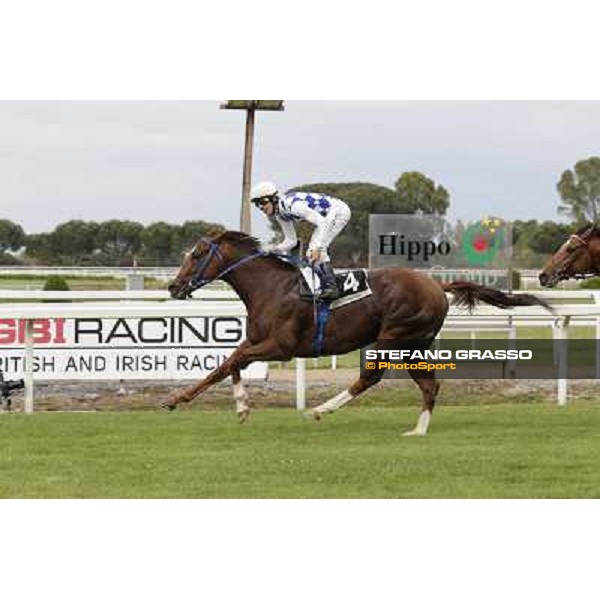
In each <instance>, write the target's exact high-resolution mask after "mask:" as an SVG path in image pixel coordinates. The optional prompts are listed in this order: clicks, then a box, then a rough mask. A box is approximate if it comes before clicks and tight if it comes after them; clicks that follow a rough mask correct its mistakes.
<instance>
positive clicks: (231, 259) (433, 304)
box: [163, 231, 545, 435]
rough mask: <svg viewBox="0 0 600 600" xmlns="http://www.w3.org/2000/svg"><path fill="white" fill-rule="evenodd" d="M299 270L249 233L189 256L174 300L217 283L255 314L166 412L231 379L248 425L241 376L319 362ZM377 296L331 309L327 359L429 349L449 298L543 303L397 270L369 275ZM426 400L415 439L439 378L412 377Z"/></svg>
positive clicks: (362, 386) (360, 383)
mask: <svg viewBox="0 0 600 600" xmlns="http://www.w3.org/2000/svg"><path fill="white" fill-rule="evenodd" d="M299 277H300V274H299V271H298V269H297V268H296V267H294V266H293V265H290V264H289V263H287V262H284V261H282V260H281V259H280V258H278V257H277V256H276V255H273V254H270V253H267V252H264V251H263V250H261V247H260V244H259V242H258V241H257V240H256V239H254V238H253V237H250V236H248V235H246V234H243V233H238V232H233V231H228V232H225V233H222V234H220V235H217V236H214V237H211V236H209V237H207V238H203V239H201V240H200V241H199V242H198V243H197V244H196V245H195V246H194V248H193V249H192V250H191V251H190V252H189V253H188V254H187V255H186V256H185V258H184V260H183V263H182V265H181V267H180V269H179V272H178V273H177V276H176V278H175V279H174V280H173V282H172V283H171V284H170V285H169V292H170V293H171V297H173V298H176V299H184V298H187V297H189V296H190V294H191V293H192V292H193V291H194V290H195V289H198V288H199V287H201V286H203V285H205V284H207V283H209V282H211V281H213V280H215V279H222V280H224V281H226V282H227V283H228V284H229V285H231V287H233V289H234V290H235V291H236V292H237V294H238V295H239V296H240V298H241V299H242V301H243V302H244V304H245V305H246V309H247V313H248V327H247V339H246V340H245V341H244V342H242V343H241V344H240V346H239V347H238V348H237V349H236V350H235V351H234V352H233V353H232V354H231V356H229V358H228V359H227V360H225V361H224V362H223V363H222V364H221V366H219V367H218V368H217V369H215V370H214V371H213V372H212V373H210V374H209V375H208V376H207V377H206V378H205V379H203V380H201V381H199V382H197V383H195V384H193V385H191V386H189V387H188V388H185V389H184V390H181V391H178V392H176V393H174V394H173V395H171V396H170V397H169V398H168V399H167V400H166V401H165V402H164V403H163V407H165V408H169V409H173V408H175V407H176V405H177V404H179V403H180V402H189V401H191V400H193V399H194V398H195V397H196V396H198V395H199V394H201V393H202V392H204V391H205V390H207V389H208V388H209V387H210V386H212V385H213V384H215V383H217V382H219V381H221V380H223V379H225V378H226V377H228V376H229V375H231V377H232V381H233V395H234V398H235V400H236V406H237V413H238V415H239V417H240V420H241V421H244V420H245V419H246V418H247V417H248V415H249V412H250V407H249V405H248V403H247V399H248V395H247V393H246V391H245V390H244V387H243V385H242V383H241V379H240V370H241V369H243V368H245V367H247V366H248V365H249V364H250V363H251V362H253V361H270V360H272V361H286V360H290V359H291V358H292V357H311V356H315V347H314V343H313V342H314V339H315V334H316V329H317V326H316V324H315V319H314V313H313V305H312V303H309V302H305V301H302V300H301V299H300V295H299ZM369 284H370V286H371V290H372V294H371V295H369V296H367V297H365V298H363V299H362V300H359V301H357V302H354V303H351V304H347V305H345V306H340V307H338V308H336V309H335V310H332V312H331V315H330V318H329V321H328V323H327V327H326V330H325V338H324V345H323V349H322V353H321V354H323V355H331V354H345V353H346V352H350V351H351V350H356V349H358V348H363V347H364V346H367V345H368V344H372V343H374V348H377V347H378V346H379V347H381V346H385V343H386V342H388V344H389V342H390V340H415V342H416V343H417V342H418V343H419V344H421V345H422V346H426V347H429V345H430V344H431V343H432V341H433V340H434V338H435V336H436V335H437V333H438V331H439V330H440V328H441V327H442V324H443V322H444V319H445V318H446V314H447V312H448V300H447V298H446V294H445V293H444V292H450V293H451V294H453V295H454V302H455V303H457V304H460V305H464V306H467V307H468V308H472V307H473V306H474V305H475V304H476V303H477V302H478V301H483V302H487V303H488V304H492V305H494V306H497V307H500V308H508V307H510V306H521V305H532V304H541V305H544V306H545V304H544V302H543V301H541V300H539V299H538V298H536V297H535V296H532V295H530V294H521V295H518V296H513V295H507V294H504V293H503V292H500V291H498V290H494V289H491V288H486V287H484V286H480V285H477V284H474V283H471V282H466V281H454V282H452V283H448V284H441V283H439V282H437V281H435V280H434V279H431V278H430V277H427V276H426V275H423V274H421V273H418V272H416V271H412V270H409V269H402V268H398V267H394V268H384V269H375V270H371V271H369ZM409 373H410V376H411V377H412V378H413V380H414V381H415V383H416V384H417V386H418V387H419V388H420V390H421V393H422V409H421V415H420V417H419V420H418V423H417V425H416V427H415V428H414V429H413V430H412V431H410V432H408V434H412V435H425V433H427V428H428V426H429V422H430V419H431V413H432V411H433V407H434V404H435V399H436V395H437V393H438V389H439V383H438V382H437V381H436V379H435V375H434V372H433V371H432V372H418V371H413V370H411V371H409ZM382 375H383V371H379V370H374V371H369V370H363V371H361V373H360V377H359V378H358V379H357V380H356V381H355V382H354V383H353V384H352V385H351V386H350V387H349V388H348V389H347V390H344V391H343V392H341V393H340V394H338V395H337V396H335V397H334V398H331V399H330V400H328V401H327V402H324V403H323V404H321V405H319V406H317V407H316V408H314V409H313V410H312V411H311V412H310V413H309V414H310V415H312V416H314V417H315V418H317V419H318V418H320V417H321V415H323V414H324V413H329V412H333V411H335V410H336V409H338V408H340V407H341V406H343V405H344V404H346V403H347V402H349V401H350V400H352V398H355V397H356V396H358V395H359V394H362V392H364V391H365V390H367V389H368V388H370V387H371V386H372V385H374V384H375V383H377V382H378V381H379V380H380V379H381V377H382Z"/></svg>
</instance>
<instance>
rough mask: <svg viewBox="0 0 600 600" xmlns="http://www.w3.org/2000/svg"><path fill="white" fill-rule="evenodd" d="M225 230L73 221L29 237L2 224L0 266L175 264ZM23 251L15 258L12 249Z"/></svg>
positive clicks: (199, 224)
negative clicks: (204, 238)
mask: <svg viewBox="0 0 600 600" xmlns="http://www.w3.org/2000/svg"><path fill="white" fill-rule="evenodd" d="M220 231H224V227H223V226H222V225H219V224H217V223H209V222H206V221H186V222H185V223H183V224H182V225H172V224H169V223H165V222H163V221H160V222H157V223H152V224H151V225H147V226H144V225H142V224H141V223H137V222H135V221H120V220H116V219H113V220H110V221H104V222H101V223H97V222H95V221H82V220H72V221H67V222H66V223H62V224H60V225H58V226H57V227H56V228H55V229H54V230H53V231H51V232H49V233H33V234H26V233H25V232H24V230H23V228H22V227H21V226H20V225H18V224H16V223H13V222H11V221H8V220H0V262H2V263H3V264H19V263H21V264H39V265H61V266H134V265H137V266H163V265H164V266H172V265H178V264H179V263H180V262H181V254H182V252H184V251H185V250H188V249H189V248H190V247H191V246H192V245H193V244H194V243H195V242H196V241H197V240H198V239H199V238H200V237H202V236H204V235H206V234H208V233H210V232H220ZM23 248H24V252H22V253H20V254H19V255H18V256H15V255H13V254H11V253H8V252H7V251H8V250H11V251H12V252H16V251H18V250H19V249H23Z"/></svg>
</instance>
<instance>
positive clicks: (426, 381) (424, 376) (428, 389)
mask: <svg viewBox="0 0 600 600" xmlns="http://www.w3.org/2000/svg"><path fill="white" fill-rule="evenodd" d="M409 373H410V376H411V377H412V378H413V380H414V382H415V383H416V384H417V385H418V386H419V389H420V390H421V394H422V395H423V404H422V405H421V414H420V415H419V420H418V421H417V425H416V426H415V428H414V429H411V430H410V431H407V432H406V433H405V434H404V435H425V434H426V433H427V429H428V428H429V423H430V421H431V413H432V412H433V407H434V406H435V398H436V396H437V394H438V391H439V389H440V384H439V382H438V381H436V379H435V373H434V372H425V373H423V372H418V371H409Z"/></svg>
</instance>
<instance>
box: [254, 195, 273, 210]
mask: <svg viewBox="0 0 600 600" xmlns="http://www.w3.org/2000/svg"><path fill="white" fill-rule="evenodd" d="M251 202H252V204H254V205H255V206H259V207H261V208H262V207H263V206H265V205H267V204H269V202H275V196H263V197H262V198H253V199H252V200H251Z"/></svg>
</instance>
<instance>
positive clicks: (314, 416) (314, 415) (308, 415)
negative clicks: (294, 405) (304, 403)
mask: <svg viewBox="0 0 600 600" xmlns="http://www.w3.org/2000/svg"><path fill="white" fill-rule="evenodd" d="M302 416H303V417H304V418H305V419H309V420H311V421H320V420H321V414H320V413H318V412H317V411H316V410H305V411H304V412H303V413H302Z"/></svg>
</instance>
